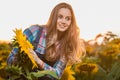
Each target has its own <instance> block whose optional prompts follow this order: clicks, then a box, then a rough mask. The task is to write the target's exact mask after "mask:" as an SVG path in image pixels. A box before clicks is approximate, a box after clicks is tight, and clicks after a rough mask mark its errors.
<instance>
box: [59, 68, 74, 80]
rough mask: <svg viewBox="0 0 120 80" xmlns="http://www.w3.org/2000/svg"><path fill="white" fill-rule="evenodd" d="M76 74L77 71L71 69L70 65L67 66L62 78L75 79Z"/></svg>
mask: <svg viewBox="0 0 120 80" xmlns="http://www.w3.org/2000/svg"><path fill="white" fill-rule="evenodd" d="M74 74H75V72H74V71H72V70H71V66H68V67H66V68H65V70H64V73H63V75H62V77H61V79H60V80H75V77H74V76H73V75H74Z"/></svg>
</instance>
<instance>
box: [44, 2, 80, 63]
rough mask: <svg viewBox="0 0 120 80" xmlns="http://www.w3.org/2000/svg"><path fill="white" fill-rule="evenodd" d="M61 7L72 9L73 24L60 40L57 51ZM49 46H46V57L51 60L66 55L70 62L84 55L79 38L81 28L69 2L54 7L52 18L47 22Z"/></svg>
mask: <svg viewBox="0 0 120 80" xmlns="http://www.w3.org/2000/svg"><path fill="white" fill-rule="evenodd" d="M61 8H68V9H69V10H70V11H71V14H72V18H71V25H70V27H69V28H68V30H67V31H66V32H65V34H64V36H63V37H62V39H61V40H60V46H59V47H60V48H59V50H57V51H56V46H55V44H56V43H57V38H58V37H59V36H58V34H57V29H56V25H57V17H58V11H59V9H61ZM46 29H47V36H46V37H47V41H46V44H47V47H46V55H45V56H46V59H47V60H49V61H54V60H56V59H58V58H60V57H63V56H65V58H66V60H69V61H70V62H76V61H79V60H80V57H81V55H82V52H81V45H80V39H79V28H78V26H77V24H76V19H75V16H74V12H73V9H72V7H71V5H69V4H67V3H59V4H58V5H56V6H55V7H54V9H53V10H52V12H51V15H50V18H49V20H48V23H47V28H46Z"/></svg>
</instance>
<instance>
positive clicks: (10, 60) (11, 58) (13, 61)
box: [7, 48, 18, 65]
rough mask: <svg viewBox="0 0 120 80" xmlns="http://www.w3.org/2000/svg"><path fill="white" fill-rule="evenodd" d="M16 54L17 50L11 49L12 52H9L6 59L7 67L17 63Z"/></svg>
mask: <svg viewBox="0 0 120 80" xmlns="http://www.w3.org/2000/svg"><path fill="white" fill-rule="evenodd" d="M17 52H18V48H13V50H12V51H11V53H10V55H9V56H8V58H7V64H8V65H12V64H16V63H17V56H16V55H17Z"/></svg>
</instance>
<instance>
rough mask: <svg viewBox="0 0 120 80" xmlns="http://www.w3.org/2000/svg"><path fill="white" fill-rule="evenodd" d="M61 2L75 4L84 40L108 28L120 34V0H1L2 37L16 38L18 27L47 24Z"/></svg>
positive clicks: (0, 26)
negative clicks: (15, 32) (15, 31)
mask: <svg viewBox="0 0 120 80" xmlns="http://www.w3.org/2000/svg"><path fill="white" fill-rule="evenodd" d="M60 2H67V3H69V4H70V5H71V6H72V7H73V10H74V13H75V17H76V21H77V24H78V26H79V28H80V36H81V38H83V39H84V40H90V39H94V38H95V36H96V35H97V34H99V33H102V34H103V33H105V32H107V31H112V32H113V33H114V34H117V35H120V0H0V40H12V38H13V36H14V35H15V34H14V32H13V30H15V28H18V29H20V28H21V29H22V30H24V29H25V28H27V27H29V26H31V25H33V24H46V22H47V20H48V18H49V15H50V13H51V10H52V9H53V8H54V7H55V5H57V4H58V3H60Z"/></svg>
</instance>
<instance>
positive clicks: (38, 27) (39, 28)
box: [25, 24, 45, 33]
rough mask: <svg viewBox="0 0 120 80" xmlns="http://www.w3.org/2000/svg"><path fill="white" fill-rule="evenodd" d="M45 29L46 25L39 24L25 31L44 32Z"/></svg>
mask: <svg viewBox="0 0 120 80" xmlns="http://www.w3.org/2000/svg"><path fill="white" fill-rule="evenodd" d="M44 28H45V25H38V24H34V25H31V26H30V27H28V28H26V29H25V31H30V32H32V33H33V32H38V31H39V30H42V29H44Z"/></svg>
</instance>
